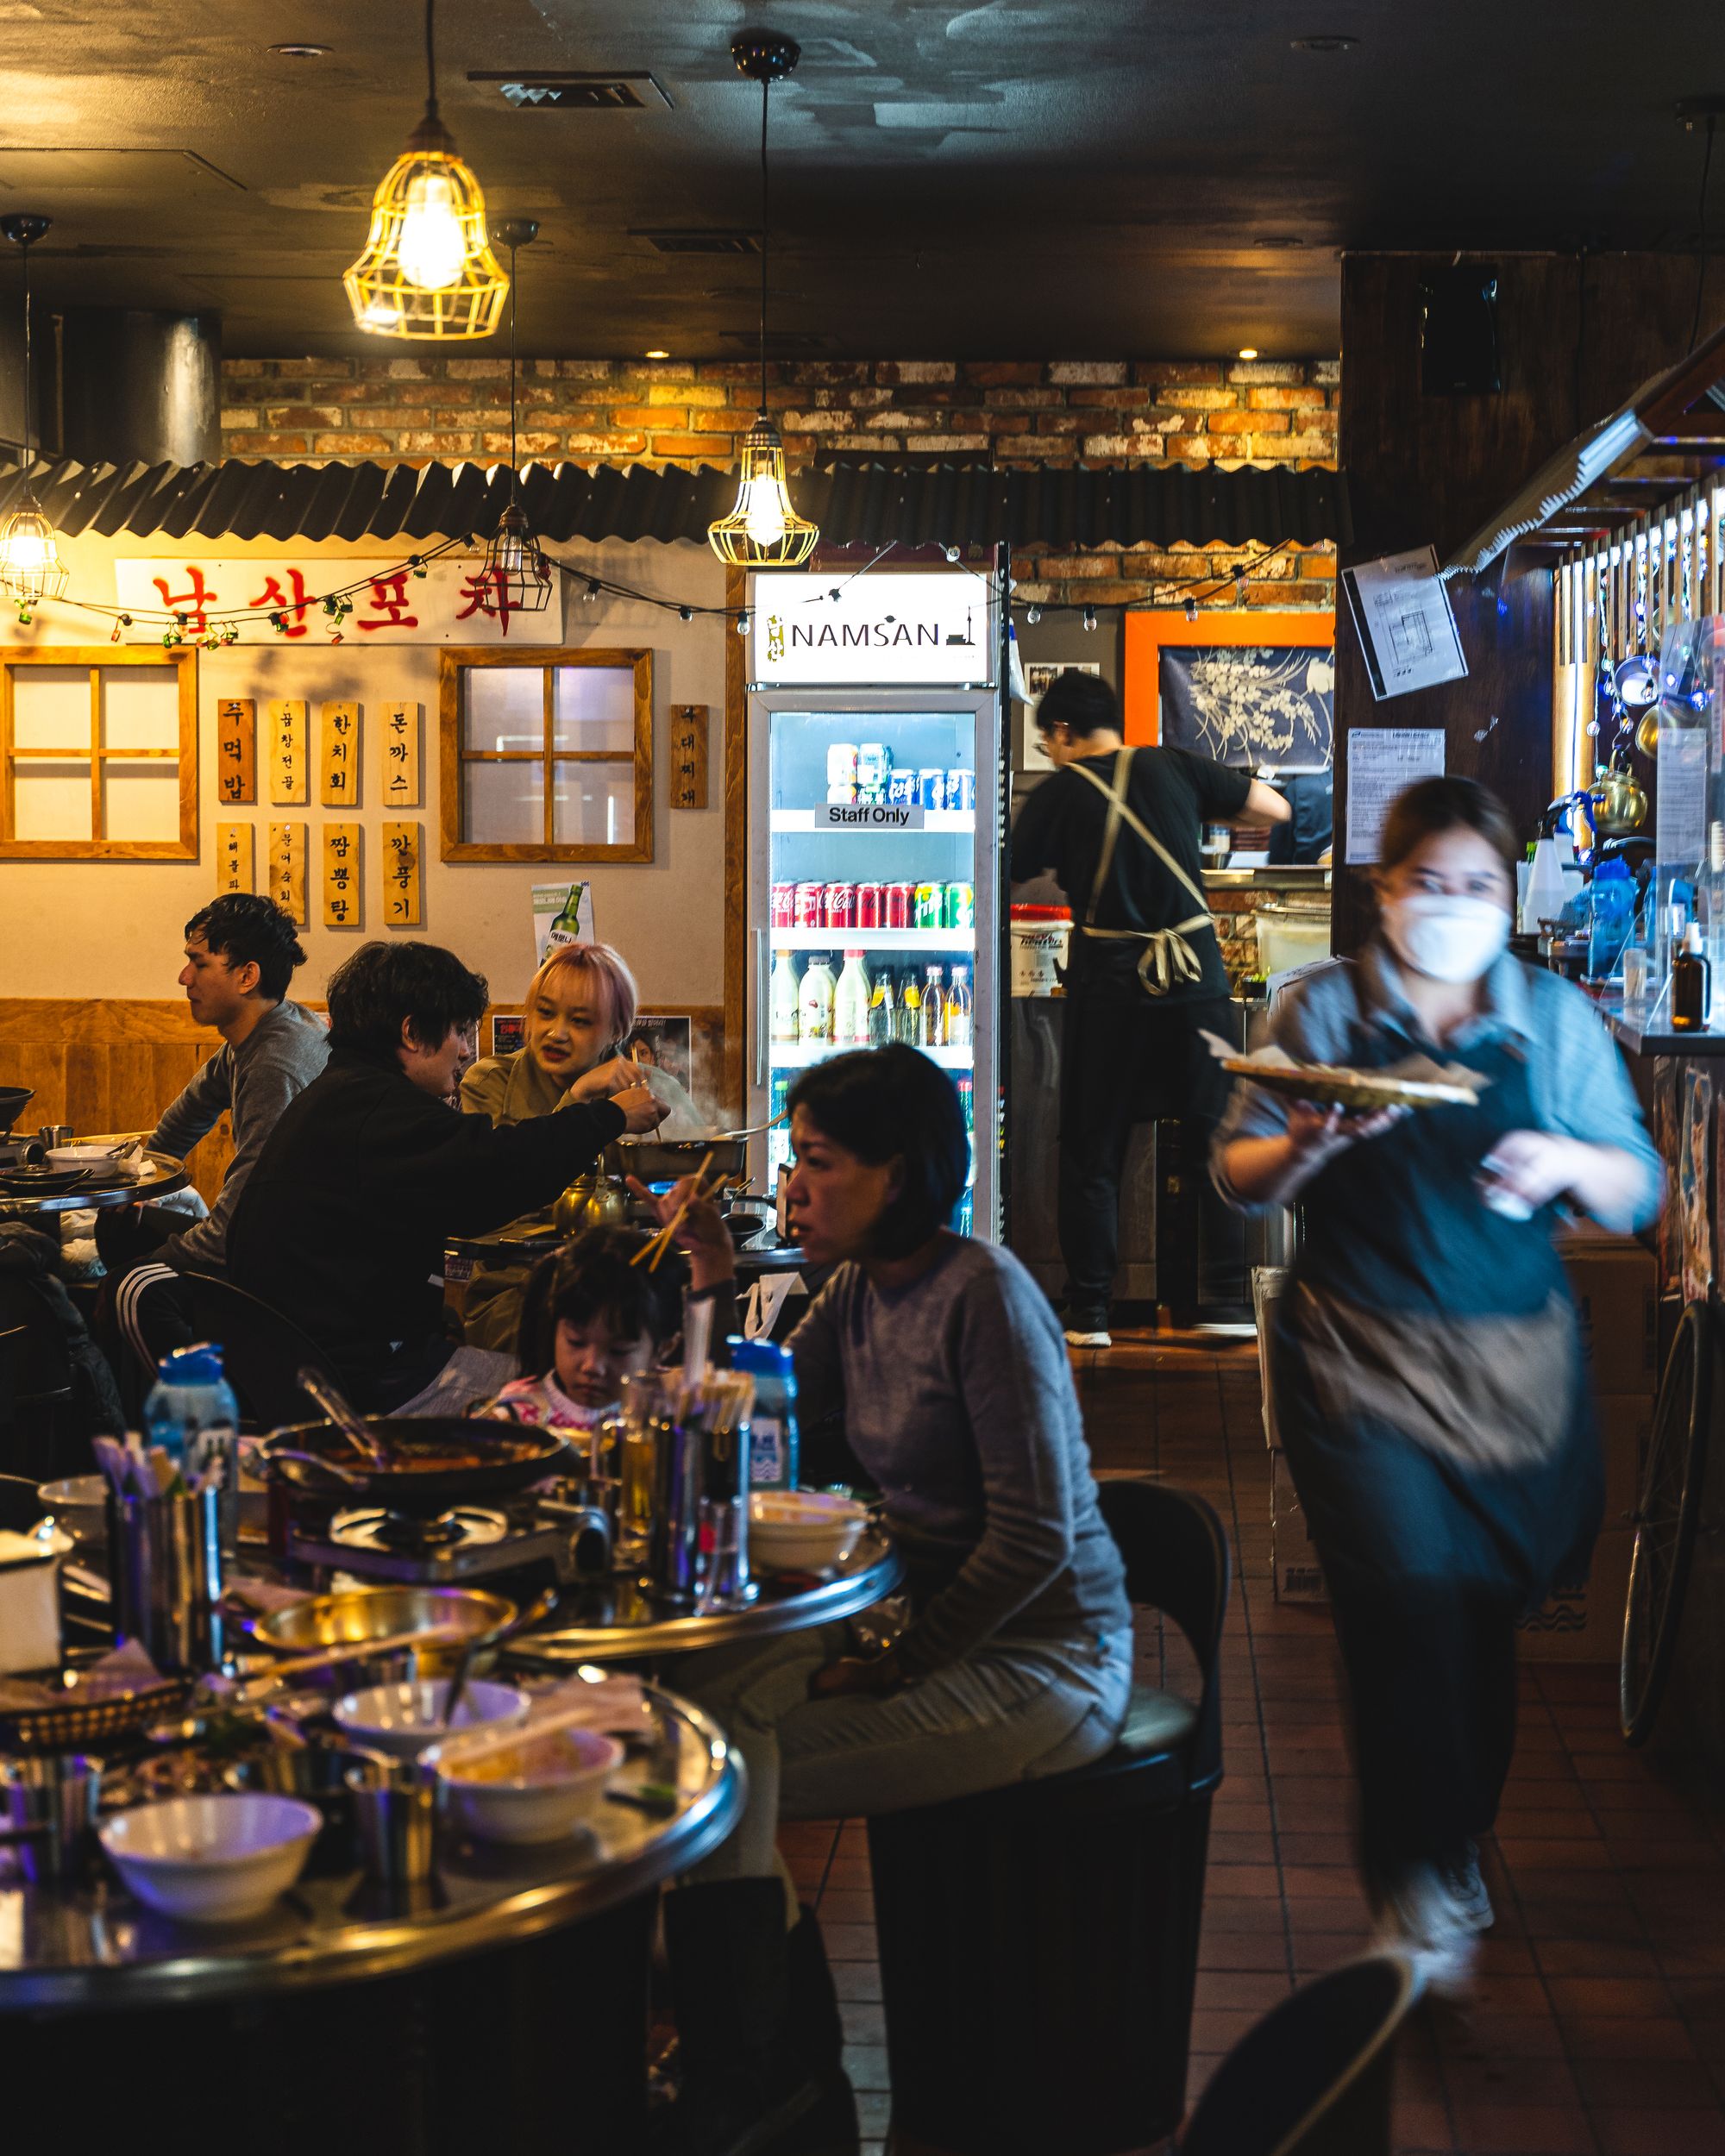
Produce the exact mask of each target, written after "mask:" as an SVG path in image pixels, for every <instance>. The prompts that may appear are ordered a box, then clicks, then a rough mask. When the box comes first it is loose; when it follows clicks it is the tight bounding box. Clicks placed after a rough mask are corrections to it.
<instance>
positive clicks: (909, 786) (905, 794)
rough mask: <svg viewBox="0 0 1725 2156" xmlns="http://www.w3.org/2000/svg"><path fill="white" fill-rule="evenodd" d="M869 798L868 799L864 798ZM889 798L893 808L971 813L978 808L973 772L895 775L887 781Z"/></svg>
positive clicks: (898, 772) (929, 772) (902, 773)
mask: <svg viewBox="0 0 1725 2156" xmlns="http://www.w3.org/2000/svg"><path fill="white" fill-rule="evenodd" d="M865 798H867V797H865ZM886 798H887V799H888V801H890V802H891V803H893V804H894V806H896V807H900V808H920V809H968V810H970V811H972V812H974V811H975V806H976V774H975V772H974V771H960V770H956V769H955V770H950V771H937V770H936V769H935V768H933V767H932V765H931V766H930V768H928V769H927V770H926V771H894V773H893V774H892V776H891V777H890V778H889V779H888V781H887V793H886Z"/></svg>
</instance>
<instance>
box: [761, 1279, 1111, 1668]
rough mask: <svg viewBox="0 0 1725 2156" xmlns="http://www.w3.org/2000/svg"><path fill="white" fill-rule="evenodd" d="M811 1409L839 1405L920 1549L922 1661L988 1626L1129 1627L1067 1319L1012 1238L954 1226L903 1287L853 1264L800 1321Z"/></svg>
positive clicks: (1058, 1631)
mask: <svg viewBox="0 0 1725 2156" xmlns="http://www.w3.org/2000/svg"><path fill="white" fill-rule="evenodd" d="M791 1350H792V1352H793V1355H794V1357H795V1358H796V1367H797V1389H798V1393H799V1395H800V1408H801V1412H802V1413H803V1414H804V1415H805V1416H806V1417H807V1418H809V1419H810V1420H813V1419H814V1418H816V1417H818V1416H819V1415H821V1414H824V1413H827V1412H828V1411H829V1410H831V1409H833V1408H839V1409H840V1410H841V1411H842V1413H843V1415H844V1431H845V1435H846V1437H847V1438H848V1439H849V1440H850V1447H851V1450H852V1451H854V1452H855V1453H856V1457H857V1458H858V1459H859V1460H860V1461H861V1462H862V1465H863V1467H864V1468H866V1469H867V1470H868V1471H869V1474H870V1476H872V1477H873V1478H874V1480H875V1482H877V1483H878V1484H879V1486H880V1489H881V1493H882V1495H883V1496H884V1498H885V1500H886V1511H887V1518H888V1525H889V1526H891V1528H892V1529H893V1532H894V1534H895V1535H896V1536H897V1537H898V1539H899V1541H900V1545H901V1546H902V1548H903V1550H904V1551H905V1555H906V1560H907V1563H908V1565H909V1573H910V1589H911V1597H912V1603H913V1610H914V1615H913V1621H912V1623H911V1626H910V1628H909V1630H908V1631H907V1632H906V1633H905V1635H904V1637H903V1638H902V1639H900V1642H899V1645H898V1654H899V1659H900V1663H901V1664H902V1665H903V1666H904V1668H905V1670H906V1672H907V1674H910V1675H913V1676H920V1675H923V1674H925V1672H926V1671H928V1670H931V1669H936V1668H938V1667H940V1666H941V1665H942V1664H945V1663H949V1662H956V1661H957V1660H959V1659H960V1658H962V1657H963V1656H964V1655H966V1654H969V1653H970V1652H971V1651H973V1650H974V1649H975V1648H977V1647H980V1646H982V1645H984V1644H985V1643H986V1642H987V1641H988V1640H990V1639H995V1638H997V1637H998V1638H1000V1639H1012V1640H1015V1641H1019V1642H1023V1641H1026V1640H1037V1639H1047V1640H1076V1639H1087V1638H1088V1639H1095V1638H1097V1637H1098V1636H1100V1635H1101V1634H1104V1633H1117V1632H1122V1631H1125V1630H1126V1629H1127V1628H1128V1627H1129V1626H1130V1625H1131V1623H1132V1611H1131V1608H1130V1606H1129V1605H1128V1603H1127V1601H1126V1582H1125V1574H1124V1570H1123V1569H1122V1567H1121V1564H1120V1553H1119V1551H1117V1550H1116V1549H1115V1548H1114V1545H1113V1538H1112V1537H1111V1536H1110V1534H1109V1533H1108V1531H1107V1526H1105V1525H1104V1523H1103V1520H1102V1516H1101V1511H1100V1510H1099V1508H1098V1507H1097V1503H1096V1485H1095V1479H1094V1478H1093V1476H1092V1475H1091V1473H1090V1454H1089V1449H1088V1446H1087V1445H1085V1442H1084V1426H1083V1420H1082V1416H1081V1414H1080V1413H1079V1407H1078V1395H1077V1393H1076V1390H1075V1389H1074V1388H1073V1383H1072V1370H1071V1365H1070V1364H1069V1363H1068V1361H1067V1358H1066V1343H1065V1341H1064V1339H1063V1338H1062V1336H1061V1331H1060V1322H1059V1319H1057V1317H1056V1316H1055V1314H1054V1312H1053V1311H1052V1309H1051V1307H1049V1302H1048V1299H1047V1297H1046V1296H1045V1295H1044V1294H1043V1292H1042V1290H1041V1289H1040V1288H1038V1286H1037V1284H1036V1282H1034V1281H1033V1280H1032V1277H1031V1275H1029V1273H1028V1272H1026V1269H1025V1268H1024V1266H1023V1265H1022V1264H1020V1263H1019V1260H1018V1259H1017V1258H1015V1257H1013V1255H1012V1253H1011V1252H1010V1251H1009V1250H1000V1249H997V1248H996V1247H995V1246H994V1244H988V1243H976V1242H969V1241H966V1240H963V1239H962V1238H959V1237H957V1236H948V1237H944V1238H942V1243H941V1249H940V1254H939V1256H938V1257H937V1259H936V1260H935V1263H934V1265H933V1266H932V1268H931V1269H930V1270H929V1271H928V1272H926V1273H925V1274H924V1275H922V1277H921V1279H919V1280H916V1281H913V1282H912V1283H911V1284H910V1286H909V1287H907V1288H900V1289H897V1290H895V1291H894V1292H892V1293H890V1294H889V1293H887V1292H884V1291H883V1290H881V1288H876V1287H875V1285H874V1284H873V1283H872V1282H870V1281H869V1276H868V1275H867V1274H866V1273H865V1272H864V1271H863V1270H862V1267H861V1266H860V1265H841V1266H840V1267H839V1269H838V1270H837V1272H836V1273H835V1274H834V1275H833V1276H832V1278H831V1280H830V1281H829V1282H827V1284H826V1286H825V1288H823V1289H822V1290H821V1292H820V1294H819V1296H818V1297H817V1298H816V1300H815V1303H814V1307H812V1309H811V1310H810V1312H809V1313H808V1315H807V1317H806V1318H805V1319H803V1321H802V1323H801V1324H800V1326H798V1327H797V1329H796V1332H795V1333H794V1334H793V1336H792V1339H791Z"/></svg>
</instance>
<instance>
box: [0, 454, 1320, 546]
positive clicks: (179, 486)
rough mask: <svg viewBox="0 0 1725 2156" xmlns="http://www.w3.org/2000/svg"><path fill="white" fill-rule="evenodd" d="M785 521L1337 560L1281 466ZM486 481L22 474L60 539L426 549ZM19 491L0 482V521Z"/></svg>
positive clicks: (571, 520) (478, 496) (484, 497)
mask: <svg viewBox="0 0 1725 2156" xmlns="http://www.w3.org/2000/svg"><path fill="white" fill-rule="evenodd" d="M508 486H509V479H508V473H507V471H506V470H505V467H503V466H501V465H489V466H482V465H477V464H455V465H449V464H428V465H424V466H423V467H422V466H415V465H406V464H394V465H381V464H324V465H313V464H251V463H244V462H242V461H238V460H237V459H230V460H227V461H223V462H222V463H220V464H193V465H173V464H158V465H149V466H146V465H141V464H126V465H110V464H98V465H81V464H75V463H72V462H71V461H60V462H58V463H47V464H42V465H39V466H38V467H37V469H36V473H35V487H36V492H37V493H38V495H39V496H40V497H41V503H42V507H43V508H44V510H45V511H47V515H48V517H49V518H50V519H51V520H52V521H53V523H54V524H55V525H56V526H57V527H58V528H59V530H61V531H63V532H65V533H66V534H67V535H68V536H72V537H76V536H78V535H79V534H80V533H82V532H86V531H90V532H96V533H99V534H101V535H102V536H104V537H115V536H118V535H120V534H121V533H128V534H132V535H135V536H140V537H142V536H150V535H154V534H157V533H160V534H164V535H166V536H168V537H171V538H174V539H187V538H191V537H194V536H195V537H198V538H201V539H219V538H235V539H271V540H275V541H286V540H292V539H308V540H323V539H346V540H354V541H357V540H362V539H390V540H399V539H426V540H430V539H433V538H438V537H455V536H460V535H461V534H462V533H464V532H475V533H480V534H486V533H489V532H490V531H491V530H492V529H493V527H494V526H495V524H496V523H497V519H498V517H499V515H500V514H501V513H502V511H503V508H504V505H505V502H506V500H507V498H508ZM521 486H522V496H523V501H524V507H525V509H526V511H527V514H528V517H530V520H531V522H532V523H533V525H534V528H535V529H536V530H537V531H538V533H539V534H540V536H541V537H542V538H543V539H545V540H548V541H549V542H554V543H557V544H563V543H566V542H568V541H570V540H583V539H584V540H589V541H599V540H601V539H657V540H662V541H666V542H668V541H672V540H678V539H699V540H704V539H705V538H706V528H707V526H708V524H709V523H712V521H713V519H714V518H715V517H721V516H723V515H724V513H725V511H727V510H728V509H729V508H730V507H731V504H732V502H733V500H734V499H735V498H736V492H737V480H736V477H735V474H734V473H730V472H721V471H715V470H714V469H713V468H712V467H711V466H703V467H701V468H700V469H699V470H698V471H693V472H688V471H683V470H681V469H678V468H676V467H664V468H655V467H649V466H645V465H625V466H617V465H599V466H596V467H591V468H589V467H586V466H585V465H579V464H560V465H557V466H555V467H552V466H544V465H530V466H529V467H527V468H526V470H525V471H524V473H523V475H522V482H521ZM20 490H21V482H20V479H19V475H18V473H16V470H14V471H12V472H11V473H9V474H8V475H7V477H6V479H4V480H3V481H0V516H3V515H4V514H5V513H6V512H7V511H9V510H10V509H11V508H12V507H13V506H14V505H15V504H16V497H17V495H18V493H19V492H20ZM793 491H794V493H795V497H796V501H797V506H798V508H799V509H800V511H802V513H803V514H804V515H805V516H807V517H813V518H814V520H815V522H816V523H819V526H820V528H821V531H822V533H823V535H824V536H825V537H826V538H827V539H828V540H830V541H831V542H833V543H834V544H835V545H857V546H877V547H878V546H886V545H888V544H889V543H892V542H899V543H901V544H906V545H912V546H925V545H929V544H932V543H941V544H947V545H958V546H993V545H995V544H997V543H999V542H1001V541H1005V542H1007V544H1008V545H1009V546H1012V547H1013V548H1024V547H1030V546H1047V547H1057V548H1058V547H1069V546H1070V547H1135V546H1173V545H1176V544H1181V543H1184V544H1187V545H1197V546H1205V545H1209V544H1213V543H1219V544H1222V545H1226V546H1229V547H1274V546H1279V545H1282V544H1284V543H1290V542H1291V543H1294V544H1296V545H1301V546H1321V545H1341V546H1346V545H1347V544H1348V543H1349V542H1351V540H1352V536H1353V535H1352V523H1351V520H1350V517H1349V515H1348V498H1347V480H1346V476H1345V475H1344V474H1343V473H1339V472H1330V471H1320V470H1313V471H1296V470H1295V468H1294V467H1292V466H1291V465H1267V466H1266V465H1246V466H1243V467H1240V468H1239V469H1238V470H1235V471H1231V472H1225V471H1219V470H1217V469H1216V468H1215V467H1214V466H1208V467H1192V466H1186V465H1119V466H1109V467H1098V468H1095V469H1092V468H1091V467H1087V466H1082V465H1080V466H1076V467H1070V468H1066V469H1061V470H1051V471H1031V472H994V471H988V470H984V469H981V468H975V469H973V468H970V467H965V466H963V465H941V466H936V467H932V468H926V469H917V470H906V469H903V468H901V467H899V468H895V467H894V466H892V465H891V464H890V463H881V464H874V465H868V466H863V467H850V468H845V467H831V468H829V469H825V470H815V471H807V472H800V473H796V474H795V475H794V478H793Z"/></svg>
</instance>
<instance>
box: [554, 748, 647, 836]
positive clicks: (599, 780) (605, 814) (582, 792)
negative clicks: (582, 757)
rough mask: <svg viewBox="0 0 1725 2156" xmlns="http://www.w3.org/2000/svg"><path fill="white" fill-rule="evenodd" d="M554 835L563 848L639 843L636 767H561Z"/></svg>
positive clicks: (626, 764) (562, 764) (606, 764)
mask: <svg viewBox="0 0 1725 2156" xmlns="http://www.w3.org/2000/svg"><path fill="white" fill-rule="evenodd" d="M551 835H552V837H554V838H555V840H556V842H557V843H558V844H559V845H560V846H630V845H633V844H634V843H635V767H634V765H633V764H628V763H560V764H559V765H558V766H557V794H556V799H555V802H554V803H553V805H552V824H551Z"/></svg>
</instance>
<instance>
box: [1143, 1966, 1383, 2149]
mask: <svg viewBox="0 0 1725 2156" xmlns="http://www.w3.org/2000/svg"><path fill="white" fill-rule="evenodd" d="M1419 1992H1420V1984H1419V1978H1418V1977H1417V1975H1416V1974H1415V1968H1414V1965H1413V1963H1412V1962H1411V1961H1410V1960H1409V1959H1408V1957H1407V1956H1406V1955H1405V1954H1398V1953H1390V1952H1383V1953H1374V1954H1368V1955H1365V1956H1364V1957H1363V1958H1362V1959H1360V1960H1358V1961H1351V1962H1347V1963H1346V1964H1345V1965H1343V1966H1342V1967H1341V1968H1339V1969H1332V1970H1331V1971H1329V1973H1328V1974H1327V1976H1321V1977H1317V1978H1316V1979H1315V1980H1314V1982H1312V1983H1310V1984H1302V1985H1301V1987H1300V1989H1299V1990H1297V1991H1295V1992H1293V1993H1291V1994H1290V1995H1289V1997H1287V1998H1286V1999H1284V2000H1283V2002H1282V2003H1281V2005H1280V2006H1278V2007H1276V2008H1273V2009H1271V2011H1270V2013H1268V2014H1266V2015H1264V2019H1263V2020H1262V2021H1258V2022H1256V2023H1254V2025H1253V2026H1252V2027H1251V2028H1249V2029H1248V2030H1247V2031H1246V2033H1245V2035H1244V2036H1243V2037H1241V2039H1240V2040H1239V2043H1237V2044H1236V2045H1235V2046H1234V2047H1233V2050H1232V2051H1231V2052H1230V2053H1228V2055H1227V2057H1226V2059H1223V2061H1222V2063H1221V2065H1220V2066H1218V2067H1217V2069H1216V2071H1215V2073H1214V2075H1213V2077H1212V2078H1211V2081H1210V2085H1209V2087H1208V2089H1206V2090H1205V2091H1204V2093H1203V2095H1202V2096H1201V2098H1200V2099H1199V2101H1198V2105H1197V2108H1196V2109H1195V2110H1194V2112H1193V2114H1192V2116H1191V2118H1190V2120H1189V2122H1188V2123H1187V2127H1186V2130H1185V2132H1184V2133H1183V2134H1180V2135H1179V2136H1178V2138H1177V2139H1176V2142H1175V2149H1176V2156H1390V2139H1389V2134H1390V2104H1391V2097H1392V2095H1393V2092H1394V2083H1395V2075H1396V2042H1395V2039H1396V2031H1397V2029H1399V2028H1401V2026H1402V2021H1404V2020H1405V2019H1406V2017H1407V2015H1408V2009H1410V2008H1411V2007H1412V2006H1413V2004H1414V2002H1415V1999H1417V1997H1418V1996H1419Z"/></svg>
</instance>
